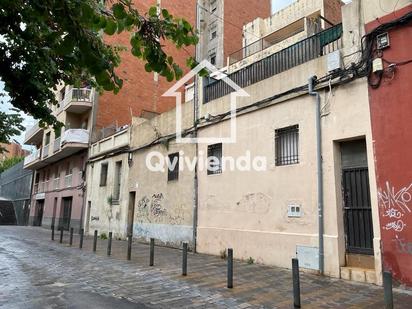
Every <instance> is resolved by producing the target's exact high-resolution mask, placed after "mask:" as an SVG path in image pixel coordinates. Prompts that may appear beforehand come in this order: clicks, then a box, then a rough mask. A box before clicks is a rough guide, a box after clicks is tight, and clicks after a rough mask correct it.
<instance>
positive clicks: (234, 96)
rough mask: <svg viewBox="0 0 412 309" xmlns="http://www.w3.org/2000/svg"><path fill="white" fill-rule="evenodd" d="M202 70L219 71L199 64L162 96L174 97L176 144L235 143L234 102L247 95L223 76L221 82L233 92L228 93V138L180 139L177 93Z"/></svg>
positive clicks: (180, 121)
mask: <svg viewBox="0 0 412 309" xmlns="http://www.w3.org/2000/svg"><path fill="white" fill-rule="evenodd" d="M202 69H207V70H208V71H209V72H212V73H215V72H219V70H218V69H217V68H216V67H215V66H214V65H213V64H211V63H210V62H209V61H207V60H203V61H202V62H200V63H199V64H198V65H197V66H196V67H195V68H194V69H192V70H191V71H190V72H189V73H187V74H186V75H185V76H183V77H182V78H181V79H180V80H178V81H177V82H176V83H175V84H174V85H173V86H172V87H170V88H169V89H168V90H167V91H166V92H165V93H164V94H163V95H162V96H165V97H176V142H177V143H183V144H194V143H198V144H217V143H222V144H223V143H236V114H237V113H236V106H237V104H236V100H237V97H249V94H248V93H247V92H246V91H245V90H244V89H242V88H241V87H240V86H239V85H237V84H236V83H235V82H234V81H232V80H231V79H230V78H228V77H227V75H225V76H224V77H223V78H221V80H223V81H224V82H225V83H226V84H227V85H229V86H230V87H231V88H232V89H233V90H235V91H233V92H231V93H230V136H229V137H201V138H198V137H195V138H194V137H182V93H181V92H180V91H179V89H180V88H182V87H183V85H184V84H185V83H187V82H188V81H189V80H191V79H192V78H193V77H195V76H196V75H197V74H199V72H200V71H201V70H202Z"/></svg>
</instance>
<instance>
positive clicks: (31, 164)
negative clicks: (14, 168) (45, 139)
mask: <svg viewBox="0 0 412 309" xmlns="http://www.w3.org/2000/svg"><path fill="white" fill-rule="evenodd" d="M41 151H42V149H41V148H40V149H36V150H35V151H34V152H33V153H31V154H29V155H28V156H27V157H25V158H24V163H23V167H24V168H25V169H30V170H35V169H39V168H42V167H43V166H45V165H46V164H45V163H44V162H42V159H41Z"/></svg>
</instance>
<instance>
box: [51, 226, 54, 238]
mask: <svg viewBox="0 0 412 309" xmlns="http://www.w3.org/2000/svg"><path fill="white" fill-rule="evenodd" d="M51 232H52V234H51V240H54V225H52V226H51Z"/></svg>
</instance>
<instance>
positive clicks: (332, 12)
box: [324, 0, 344, 27]
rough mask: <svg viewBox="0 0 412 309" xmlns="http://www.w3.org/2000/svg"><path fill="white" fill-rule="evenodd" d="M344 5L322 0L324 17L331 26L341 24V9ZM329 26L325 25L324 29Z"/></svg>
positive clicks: (339, 2)
mask: <svg viewBox="0 0 412 309" xmlns="http://www.w3.org/2000/svg"><path fill="white" fill-rule="evenodd" d="M343 4H344V3H343V2H342V1H340V0H324V10H325V12H324V15H325V16H324V17H325V18H326V19H327V20H329V21H330V22H331V23H333V24H339V23H341V22H342V10H341V7H342V5H343ZM329 26H330V25H329V24H327V25H326V27H329Z"/></svg>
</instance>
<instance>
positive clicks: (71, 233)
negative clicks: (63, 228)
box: [69, 227, 74, 246]
mask: <svg viewBox="0 0 412 309" xmlns="http://www.w3.org/2000/svg"><path fill="white" fill-rule="evenodd" d="M73 231H74V229H73V228H72V227H71V228H70V240H69V244H70V246H71V245H73Z"/></svg>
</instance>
